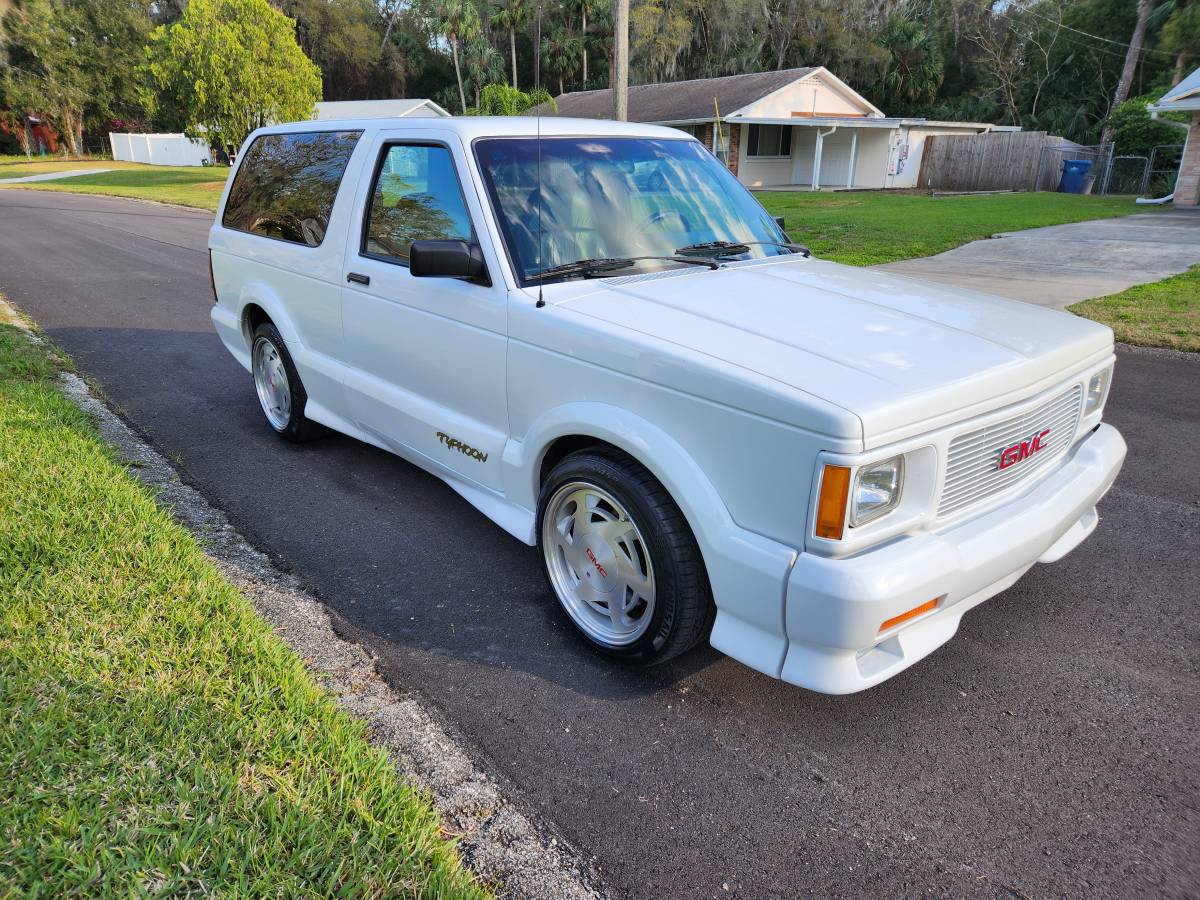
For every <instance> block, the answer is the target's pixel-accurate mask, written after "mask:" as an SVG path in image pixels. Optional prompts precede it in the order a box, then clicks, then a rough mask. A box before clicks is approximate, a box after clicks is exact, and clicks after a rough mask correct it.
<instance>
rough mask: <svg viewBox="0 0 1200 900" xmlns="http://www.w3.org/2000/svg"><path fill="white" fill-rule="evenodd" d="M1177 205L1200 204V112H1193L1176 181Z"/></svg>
mask: <svg viewBox="0 0 1200 900" xmlns="http://www.w3.org/2000/svg"><path fill="white" fill-rule="evenodd" d="M1175 205H1176V206H1200V112H1197V113H1192V127H1191V128H1190V129H1188V138H1187V148H1186V149H1185V150H1184V151H1183V161H1182V162H1180V164H1179V180H1178V181H1177V182H1175Z"/></svg>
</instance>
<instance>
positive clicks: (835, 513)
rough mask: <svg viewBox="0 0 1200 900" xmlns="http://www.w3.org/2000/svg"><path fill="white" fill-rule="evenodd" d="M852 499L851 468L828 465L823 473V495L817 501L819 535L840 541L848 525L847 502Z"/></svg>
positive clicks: (817, 531)
mask: <svg viewBox="0 0 1200 900" xmlns="http://www.w3.org/2000/svg"><path fill="white" fill-rule="evenodd" d="M849 499H850V469H849V468H847V467H846V466H826V467H825V471H824V472H822V473H821V496H820V499H819V500H818V502H817V528H816V534H817V537H823V538H828V539H829V540H831V541H840V540H841V539H842V532H843V530H844V529H845V527H846V503H847V502H848V501H849Z"/></svg>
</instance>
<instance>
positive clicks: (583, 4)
mask: <svg viewBox="0 0 1200 900" xmlns="http://www.w3.org/2000/svg"><path fill="white" fill-rule="evenodd" d="M570 5H571V7H572V8H573V9H575V10H576V11H577V12H578V13H579V18H580V27H579V45H580V48H581V50H582V51H583V88H584V90H587V80H588V17H589V16H590V17H591V18H592V20H593V22H594V21H595V18H596V10H597V9H598V8H599V7H600V4H599V3H598V2H597V0H571V4H570Z"/></svg>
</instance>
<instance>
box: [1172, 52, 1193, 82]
mask: <svg viewBox="0 0 1200 900" xmlns="http://www.w3.org/2000/svg"><path fill="white" fill-rule="evenodd" d="M1190 58H1191V54H1190V53H1188V52H1187V51H1186V50H1184V51H1182V52H1180V53H1177V54H1175V74H1174V75H1172V76H1171V87H1175V85H1177V84H1179V82H1181V81H1183V76H1184V73H1185V72H1186V71H1187V64H1188V60H1189V59H1190Z"/></svg>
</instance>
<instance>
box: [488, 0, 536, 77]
mask: <svg viewBox="0 0 1200 900" xmlns="http://www.w3.org/2000/svg"><path fill="white" fill-rule="evenodd" d="M531 13H532V8H531V7H530V5H529V0H498V2H497V3H494V4H492V22H493V23H495V25H496V26H497V27H498V28H503V29H504V30H505V31H507V32H508V52H509V54H510V55H511V57H512V82H511V83H512V86H513V87H518V85H517V29H518V28H523V27H524V26H525V25H526V24H527V23H528V22H529V19H530V15H531Z"/></svg>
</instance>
